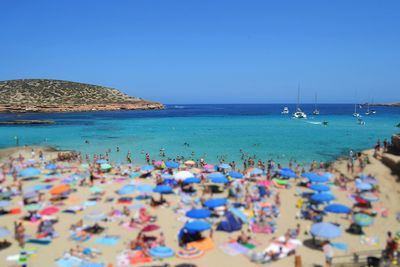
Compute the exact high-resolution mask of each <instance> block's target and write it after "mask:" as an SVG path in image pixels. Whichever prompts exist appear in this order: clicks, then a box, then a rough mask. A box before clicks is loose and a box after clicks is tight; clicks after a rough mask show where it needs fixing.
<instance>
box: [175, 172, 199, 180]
mask: <svg viewBox="0 0 400 267" xmlns="http://www.w3.org/2000/svg"><path fill="white" fill-rule="evenodd" d="M174 177H175V180H178V181H183V180H185V179H187V178H190V177H194V175H193V173H191V172H189V171H180V172H177V173H175V174H174Z"/></svg>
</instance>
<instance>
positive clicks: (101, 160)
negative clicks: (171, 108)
mask: <svg viewBox="0 0 400 267" xmlns="http://www.w3.org/2000/svg"><path fill="white" fill-rule="evenodd" d="M107 162H108V161H107V160H105V159H98V160H96V163H97V164H105V163H107Z"/></svg>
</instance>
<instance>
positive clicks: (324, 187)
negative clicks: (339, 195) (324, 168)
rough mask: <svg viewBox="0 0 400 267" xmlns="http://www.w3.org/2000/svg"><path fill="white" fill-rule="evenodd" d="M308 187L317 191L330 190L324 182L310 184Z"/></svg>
mask: <svg viewBox="0 0 400 267" xmlns="http://www.w3.org/2000/svg"><path fill="white" fill-rule="evenodd" d="M309 188H310V189H311V190H314V191H317V192H326V191H329V190H330V187H329V186H327V185H324V184H312V185H310V187H309Z"/></svg>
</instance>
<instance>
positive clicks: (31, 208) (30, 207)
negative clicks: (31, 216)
mask: <svg viewBox="0 0 400 267" xmlns="http://www.w3.org/2000/svg"><path fill="white" fill-rule="evenodd" d="M24 209H25V210H26V211H37V210H40V206H39V205H38V204H29V205H26V206H25V207H24Z"/></svg>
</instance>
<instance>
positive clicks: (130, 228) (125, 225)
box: [121, 223, 137, 231]
mask: <svg viewBox="0 0 400 267" xmlns="http://www.w3.org/2000/svg"><path fill="white" fill-rule="evenodd" d="M121 226H122V227H123V228H125V229H126V230H128V231H134V230H136V229H137V227H131V226H130V225H129V223H124V224H122V225H121Z"/></svg>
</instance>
